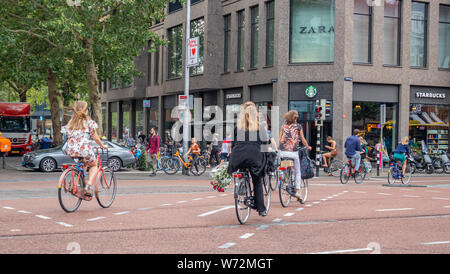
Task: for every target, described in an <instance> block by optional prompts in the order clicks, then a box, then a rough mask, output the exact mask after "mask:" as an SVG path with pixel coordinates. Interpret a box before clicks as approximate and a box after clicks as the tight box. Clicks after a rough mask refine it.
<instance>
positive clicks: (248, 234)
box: [240, 233, 255, 239]
mask: <svg viewBox="0 0 450 274" xmlns="http://www.w3.org/2000/svg"><path fill="white" fill-rule="evenodd" d="M253 235H255V233H246V234H244V235H242V236H241V237H240V238H241V239H248V238H250V237H251V236H253Z"/></svg>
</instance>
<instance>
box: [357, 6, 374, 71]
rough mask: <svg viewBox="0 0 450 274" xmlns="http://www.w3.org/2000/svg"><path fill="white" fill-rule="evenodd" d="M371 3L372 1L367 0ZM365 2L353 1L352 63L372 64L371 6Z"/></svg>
mask: <svg viewBox="0 0 450 274" xmlns="http://www.w3.org/2000/svg"><path fill="white" fill-rule="evenodd" d="M369 1H372V0H369ZM369 1H367V0H355V11H354V13H353V62H354V63H365V64H370V63H371V62H372V56H371V55H372V54H371V51H372V49H371V45H372V6H373V5H368V3H369V4H371V2H369Z"/></svg>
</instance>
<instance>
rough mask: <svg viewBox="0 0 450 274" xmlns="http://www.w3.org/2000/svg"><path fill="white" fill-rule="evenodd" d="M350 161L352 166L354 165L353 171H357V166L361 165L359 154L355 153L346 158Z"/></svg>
mask: <svg viewBox="0 0 450 274" xmlns="http://www.w3.org/2000/svg"><path fill="white" fill-rule="evenodd" d="M347 157H348V158H349V159H350V160H352V164H353V165H355V169H356V170H359V165H360V164H361V154H359V153H358V152H356V153H355V154H354V155H352V156H347ZM355 162H356V163H355Z"/></svg>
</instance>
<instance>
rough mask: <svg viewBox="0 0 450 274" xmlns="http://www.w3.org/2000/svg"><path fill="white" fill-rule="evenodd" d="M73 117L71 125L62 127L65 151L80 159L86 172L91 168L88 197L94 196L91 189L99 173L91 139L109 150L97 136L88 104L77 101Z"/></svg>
mask: <svg viewBox="0 0 450 274" xmlns="http://www.w3.org/2000/svg"><path fill="white" fill-rule="evenodd" d="M72 110H73V116H72V118H71V119H70V121H69V123H68V124H67V125H66V126H64V127H62V129H61V133H62V134H65V135H66V145H65V146H64V148H63V150H64V152H65V153H66V154H67V156H69V157H70V158H72V159H78V160H79V162H80V163H83V164H84V167H83V168H84V170H85V171H86V169H87V167H89V180H88V183H87V184H86V194H85V195H86V196H92V193H91V191H90V190H91V187H92V185H93V182H92V180H93V179H94V176H95V173H96V172H97V158H96V157H95V153H94V150H93V149H92V147H91V141H90V140H91V139H92V140H94V141H95V142H96V143H97V144H98V145H99V146H100V147H101V148H103V149H107V148H108V146H105V145H103V143H102V141H100V138H99V137H98V135H97V130H96V129H97V127H98V125H97V123H96V122H95V121H93V120H91V118H90V117H89V115H88V113H89V110H88V104H87V103H86V102H84V101H77V102H76V103H75V106H74V107H72Z"/></svg>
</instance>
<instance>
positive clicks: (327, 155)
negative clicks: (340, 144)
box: [322, 136, 338, 168]
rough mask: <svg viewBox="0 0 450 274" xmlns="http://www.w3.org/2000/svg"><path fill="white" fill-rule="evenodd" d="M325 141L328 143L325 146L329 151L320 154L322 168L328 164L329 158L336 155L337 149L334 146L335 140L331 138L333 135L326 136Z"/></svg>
mask: <svg viewBox="0 0 450 274" xmlns="http://www.w3.org/2000/svg"><path fill="white" fill-rule="evenodd" d="M327 142H328V143H329V144H330V145H329V146H328V145H326V146H325V148H326V149H328V150H330V151H329V152H327V153H324V154H322V159H323V165H322V167H324V168H327V167H328V166H329V165H330V163H331V160H332V159H333V158H334V157H336V156H337V155H338V150H337V148H336V141H335V140H333V137H331V136H328V137H327Z"/></svg>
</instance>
